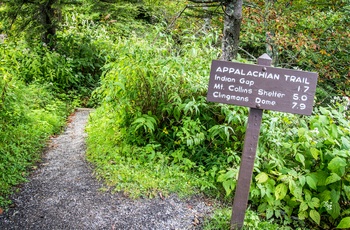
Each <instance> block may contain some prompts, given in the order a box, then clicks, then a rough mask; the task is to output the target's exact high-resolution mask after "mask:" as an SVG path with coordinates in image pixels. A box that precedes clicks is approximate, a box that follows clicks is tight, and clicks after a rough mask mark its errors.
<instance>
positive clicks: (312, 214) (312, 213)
mask: <svg viewBox="0 0 350 230" xmlns="http://www.w3.org/2000/svg"><path fill="white" fill-rule="evenodd" d="M309 214H310V217H311V219H312V220H313V221H315V222H316V224H317V225H320V221H321V216H320V214H319V213H318V212H317V211H316V210H311V211H310V213H309Z"/></svg>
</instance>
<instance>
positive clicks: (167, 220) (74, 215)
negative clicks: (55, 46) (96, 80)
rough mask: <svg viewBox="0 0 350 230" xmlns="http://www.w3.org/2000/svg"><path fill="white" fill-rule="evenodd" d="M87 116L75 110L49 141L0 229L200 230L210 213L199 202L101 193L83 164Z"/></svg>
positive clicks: (1, 219)
mask: <svg viewBox="0 0 350 230" xmlns="http://www.w3.org/2000/svg"><path fill="white" fill-rule="evenodd" d="M89 113H90V110H87V109H79V110H77V111H76V113H75V114H73V115H72V116H71V117H70V123H69V124H68V126H67V127H66V130H65V131H64V133H62V134H61V135H59V136H57V137H52V138H51V140H50V144H49V146H48V147H47V150H46V151H45V153H44V155H43V160H42V162H41V163H40V165H39V166H38V169H37V170H35V171H34V172H33V173H32V175H31V176H30V178H28V180H29V182H28V183H25V184H23V185H22V187H21V188H20V191H19V192H18V193H17V194H14V195H13V197H12V200H13V207H12V208H10V209H9V210H8V211H7V212H5V213H3V214H2V215H0V229H50V230H53V229H162V230H163V229H201V228H202V227H201V223H202V220H203V218H204V217H205V216H207V215H209V214H210V212H211V210H212V207H211V206H210V204H209V203H208V202H207V201H206V199H204V198H203V197H199V196H198V197H191V198H186V199H180V198H179V197H177V196H176V195H170V196H169V197H165V198H164V197H157V198H154V199H136V200H133V199H130V198H128V197H126V196H124V195H123V194H122V193H115V194H112V193H110V192H102V191H101V187H103V186H104V185H103V184H102V183H101V182H99V181H97V180H96V179H95V178H94V176H93V169H92V167H91V165H89V163H87V162H86V160H85V150H86V146H85V137H86V133H85V132H84V128H85V125H86V122H87V120H88V117H89Z"/></svg>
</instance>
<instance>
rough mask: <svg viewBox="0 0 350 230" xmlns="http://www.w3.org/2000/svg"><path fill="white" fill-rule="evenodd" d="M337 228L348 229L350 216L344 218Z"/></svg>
mask: <svg viewBox="0 0 350 230" xmlns="http://www.w3.org/2000/svg"><path fill="white" fill-rule="evenodd" d="M337 228H347V229H349V228H350V217H345V218H343V219H342V220H341V221H340V222H339V224H338V226H337Z"/></svg>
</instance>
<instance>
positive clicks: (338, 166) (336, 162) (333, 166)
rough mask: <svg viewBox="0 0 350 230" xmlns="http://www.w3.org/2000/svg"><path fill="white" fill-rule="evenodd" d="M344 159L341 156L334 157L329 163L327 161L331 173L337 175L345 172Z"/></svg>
mask: <svg viewBox="0 0 350 230" xmlns="http://www.w3.org/2000/svg"><path fill="white" fill-rule="evenodd" d="M346 165H347V164H346V161H345V160H344V159H343V158H341V157H338V156H337V157H334V158H333V159H332V160H331V161H330V162H329V163H328V167H327V168H328V169H329V170H331V171H332V172H333V173H336V174H338V175H339V176H343V175H344V173H345V167H346Z"/></svg>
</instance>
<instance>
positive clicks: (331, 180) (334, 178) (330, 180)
mask: <svg viewBox="0 0 350 230" xmlns="http://www.w3.org/2000/svg"><path fill="white" fill-rule="evenodd" d="M340 180H341V177H340V176H338V174H336V173H331V175H330V176H329V177H327V179H326V185H329V184H332V183H334V182H337V181H340Z"/></svg>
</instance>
